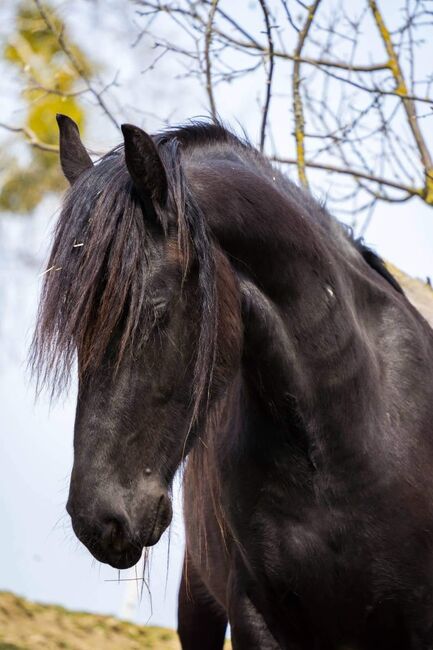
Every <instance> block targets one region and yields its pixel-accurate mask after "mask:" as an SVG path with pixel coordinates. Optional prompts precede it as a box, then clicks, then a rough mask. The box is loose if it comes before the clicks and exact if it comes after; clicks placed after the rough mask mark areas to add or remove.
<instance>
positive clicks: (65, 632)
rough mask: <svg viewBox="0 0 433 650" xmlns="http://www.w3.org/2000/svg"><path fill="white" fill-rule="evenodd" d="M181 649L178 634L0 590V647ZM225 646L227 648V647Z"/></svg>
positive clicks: (27, 649)
mask: <svg viewBox="0 0 433 650" xmlns="http://www.w3.org/2000/svg"><path fill="white" fill-rule="evenodd" d="M60 649H61V650H148V649H149V650H150V649H151V650H180V645H179V642H178V639H177V635H176V633H175V632H173V631H172V630H168V629H165V628H162V627H150V626H145V627H140V626H138V625H133V624H132V623H126V622H124V621H119V620H118V619H117V618H114V617H112V616H98V615H95V614H85V613H83V612H71V611H68V610H67V609H64V608H63V607H58V606H56V605H39V604H36V603H32V602H30V601H28V600H25V599H24V598H20V597H18V596H15V595H14V594H11V593H7V592H0V650H60ZM227 650H228V648H227Z"/></svg>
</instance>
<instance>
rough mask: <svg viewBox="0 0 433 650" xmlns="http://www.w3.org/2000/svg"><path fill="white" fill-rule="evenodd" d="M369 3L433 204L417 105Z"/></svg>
mask: <svg viewBox="0 0 433 650" xmlns="http://www.w3.org/2000/svg"><path fill="white" fill-rule="evenodd" d="M369 5H370V8H371V11H372V13H373V16H374V20H375V21H376V25H377V28H378V30H379V33H380V35H381V37H382V41H383V44H384V46H385V49H386V52H387V54H388V56H389V68H390V70H391V72H392V75H393V77H394V79H395V82H396V89H395V92H396V93H397V94H398V95H399V96H400V97H401V98H402V102H403V106H404V109H405V111H406V115H407V119H408V124H409V128H410V129H411V131H412V134H413V137H414V140H415V142H416V144H417V147H418V151H419V155H420V158H421V161H422V163H423V165H424V172H425V188H424V197H423V198H424V201H425V202H426V203H428V204H430V205H433V161H432V157H431V154H430V151H429V149H428V147H427V143H426V141H425V139H424V136H423V134H422V132H421V128H420V126H419V123H418V119H417V112H416V107H415V104H414V102H413V98H412V97H410V96H409V95H408V91H407V84H406V80H405V78H404V75H403V72H402V69H401V66H400V62H399V60H398V56H397V53H396V51H395V48H394V45H393V43H392V39H391V34H390V33H389V30H388V29H387V27H386V25H385V22H384V20H383V16H382V14H381V12H380V10H379V8H378V6H377V2H376V1H375V0H369Z"/></svg>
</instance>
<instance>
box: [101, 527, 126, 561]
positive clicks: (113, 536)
mask: <svg viewBox="0 0 433 650" xmlns="http://www.w3.org/2000/svg"><path fill="white" fill-rule="evenodd" d="M102 538H103V542H104V543H105V544H106V545H107V546H109V547H110V548H111V549H112V550H113V551H116V552H118V553H122V552H123V551H124V550H125V549H126V548H127V547H128V544H129V540H128V533H127V531H126V527H125V525H124V524H123V523H122V522H121V521H120V520H118V519H115V518H111V519H107V520H106V521H105V522H104V525H103V532H102Z"/></svg>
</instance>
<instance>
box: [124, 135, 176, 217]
mask: <svg viewBox="0 0 433 650" xmlns="http://www.w3.org/2000/svg"><path fill="white" fill-rule="evenodd" d="M122 133H123V138H124V140H125V162H126V166H127V168H128V171H129V173H130V175H131V178H132V181H133V183H134V186H135V189H136V190H137V192H138V193H139V194H140V195H141V196H143V197H144V198H145V199H151V201H152V202H154V203H158V205H160V206H161V207H163V206H164V204H165V202H166V199H167V189H168V182H167V174H166V172H165V169H164V165H163V164H162V160H161V158H160V156H159V153H158V151H157V148H156V146H155V143H154V141H153V140H152V138H151V137H150V135H148V134H147V133H145V132H144V131H142V130H141V129H139V128H138V126H133V125H132V124H122Z"/></svg>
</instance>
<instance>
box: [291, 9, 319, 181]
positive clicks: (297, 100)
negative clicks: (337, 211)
mask: <svg viewBox="0 0 433 650" xmlns="http://www.w3.org/2000/svg"><path fill="white" fill-rule="evenodd" d="M319 4H320V0H315V1H314V3H313V4H312V5H311V6H310V7H308V15H307V19H306V21H305V23H304V25H303V27H302V28H301V31H300V32H299V38H298V42H297V45H296V48H295V52H294V55H293V56H294V61H295V63H294V65H293V77H292V92H293V113H294V119H295V140H296V160H297V167H298V176H299V182H300V183H301V185H303V187H305V188H308V180H307V174H306V172H305V142H304V141H305V133H304V131H305V119H304V109H303V106H302V97H301V74H300V69H301V62H300V60H299V57H300V56H301V54H302V48H303V47H304V44H305V41H306V39H307V36H308V32H309V31H310V28H311V25H312V24H313V20H314V17H315V15H316V11H317V9H318V6H319Z"/></svg>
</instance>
